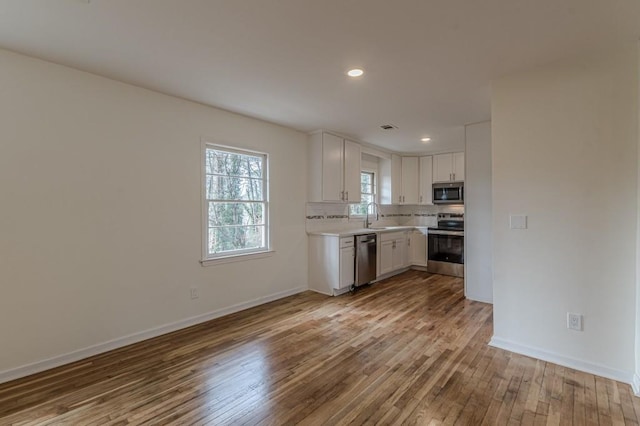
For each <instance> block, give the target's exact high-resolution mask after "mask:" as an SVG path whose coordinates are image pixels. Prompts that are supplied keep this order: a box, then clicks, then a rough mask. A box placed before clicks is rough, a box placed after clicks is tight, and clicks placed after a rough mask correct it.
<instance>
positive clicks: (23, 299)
mask: <svg viewBox="0 0 640 426" xmlns="http://www.w3.org/2000/svg"><path fill="white" fill-rule="evenodd" d="M201 136H205V137H207V138H209V139H211V140H214V141H218V142H220V143H223V144H228V145H234V146H239V147H246V148H250V149H255V150H258V151H263V152H267V153H269V154H270V161H271V164H270V165H271V168H270V169H271V170H270V171H271V173H270V180H271V181H270V189H271V190H270V196H271V223H272V228H271V229H272V240H273V247H274V248H275V250H276V253H275V254H274V255H273V256H271V257H267V258H263V259H256V260H251V261H247V262H238V263H228V264H223V265H218V266H210V267H202V266H201V265H200V264H199V259H200V257H201V207H200V206H201V202H200V194H201V193H200V190H201V188H200V186H201V183H200V164H201V142H200V140H201ZM306 145H307V138H306V135H304V134H302V133H299V132H296V131H293V130H290V129H287V128H283V127H280V126H276V125H273V124H269V123H266V122H262V121H259V120H255V119H251V118H247V117H243V116H240V115H236V114H231V113H228V112H225V111H221V110H218V109H214V108H210V107H206V106H203V105H199V104H196V103H192V102H187V101H184V100H180V99H177V98H173V97H170V96H165V95H162V94H158V93H154V92H151V91H148V90H143V89H140V88H136V87H133V86H129V85H126V84H121V83H118V82H114V81H111V80H108V79H105V78H101V77H98V76H95V75H91V74H87V73H83V72H79V71H76V70H72V69H69V68H65V67H62V66H58V65H54V64H51V63H48V62H44V61H40V60H36V59H32V58H29V57H26V56H22V55H18V54H14V53H10V52H7V51H0V200H1V201H0V203H1V209H0V235H1V236H2V237H1V238H0V283H1V284H0V287H1V289H2V295H1V296H0V345H1V346H2V350H0V379H7V378H10V377H12V374H13V376H15V374H17V373H20V372H22V373H26V372H30V371H31V370H30V369H29V368H27V369H26V370H20V371H17V370H15V369H16V368H18V367H21V366H24V365H26V364H31V363H36V362H39V361H42V360H45V359H48V358H55V359H54V361H55V360H56V359H57V360H58V361H60V360H61V359H58V358H56V357H59V356H60V355H63V354H68V353H70V352H74V351H77V350H80V349H83V348H87V347H89V346H92V345H97V344H101V343H104V342H107V341H110V340H112V339H120V338H122V337H123V336H128V335H131V334H134V333H138V332H141V331H145V330H149V329H152V328H155V327H159V326H162V325H166V324H171V323H174V322H176V321H181V320H185V319H187V318H191V317H194V316H197V315H201V314H206V313H209V312H213V311H217V310H219V309H223V308H228V307H232V306H234V305H238V304H243V303H245V302H251V301H256V299H261V298H267V297H269V296H274V295H275V296H282V295H283V294H289V293H292V292H295V291H299V290H301V289H306V287H307V272H306V271H307V239H306V234H305V223H304V216H305V202H306V196H307V195H306V183H307V171H306V152H307V146H306ZM191 286H196V287H198V288H199V292H200V298H199V299H197V300H195V301H192V300H190V297H189V288H190V287H191ZM65 359H66V360H68V359H70V358H65ZM50 365H51V364H47V363H45V364H42V365H39V366H35V367H34V368H39V367H46V366H50ZM3 372H4V373H3ZM14 373H15V374H14Z"/></svg>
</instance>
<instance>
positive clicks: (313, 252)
mask: <svg viewBox="0 0 640 426" xmlns="http://www.w3.org/2000/svg"><path fill="white" fill-rule="evenodd" d="M427 250H428V245H427V229H426V227H425V228H415V229H413V230H411V231H391V232H380V233H378V258H377V265H378V270H377V276H378V277H385V278H386V276H390V275H392V274H393V273H394V272H400V271H403V270H404V269H406V268H407V267H409V266H418V267H426V266H427ZM355 266H356V247H355V237H353V236H348V237H347V236H344V237H339V236H337V235H310V236H309V289H310V290H313V291H317V292H318V293H322V294H327V295H329V296H336V295H339V294H342V293H345V292H347V291H349V289H350V288H351V286H352V285H353V284H354V283H355Z"/></svg>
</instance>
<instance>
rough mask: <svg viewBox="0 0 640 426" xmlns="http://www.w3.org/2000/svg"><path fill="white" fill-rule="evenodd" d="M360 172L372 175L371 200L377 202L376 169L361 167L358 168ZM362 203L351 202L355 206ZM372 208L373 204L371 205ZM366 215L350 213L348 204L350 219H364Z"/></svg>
mask: <svg viewBox="0 0 640 426" xmlns="http://www.w3.org/2000/svg"><path fill="white" fill-rule="evenodd" d="M362 173H370V174H372V175H373V187H372V189H373V201H374V202H375V203H377V202H378V171H377V170H374V169H362V170H360V175H362ZM360 204H362V203H358V204H353V205H355V206H359V205H360ZM371 207H372V208H373V206H371ZM366 217H367V215H366V214H351V204H350V205H349V218H351V219H364V218H366Z"/></svg>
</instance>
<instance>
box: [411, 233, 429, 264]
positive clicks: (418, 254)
mask: <svg viewBox="0 0 640 426" xmlns="http://www.w3.org/2000/svg"><path fill="white" fill-rule="evenodd" d="M409 241H410V242H409V253H410V255H409V264H411V265H418V266H425V265H426V264H427V236H426V235H425V234H423V233H422V232H421V231H412V232H411V233H410V234H409Z"/></svg>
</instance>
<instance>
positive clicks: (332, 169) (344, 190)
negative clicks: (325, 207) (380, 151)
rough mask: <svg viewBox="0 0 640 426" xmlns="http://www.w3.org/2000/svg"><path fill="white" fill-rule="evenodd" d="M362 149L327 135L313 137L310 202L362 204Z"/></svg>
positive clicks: (334, 136)
mask: <svg viewBox="0 0 640 426" xmlns="http://www.w3.org/2000/svg"><path fill="white" fill-rule="evenodd" d="M361 156H362V154H361V148H360V145H358V144H357V143H355V142H352V141H349V140H345V139H343V138H341V137H339V136H336V135H333V134H331V133H327V132H318V133H314V134H312V135H311V139H310V145H309V173H310V176H309V201H332V202H348V203H359V202H360V200H361V196H360V169H361V161H362V160H361Z"/></svg>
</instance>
